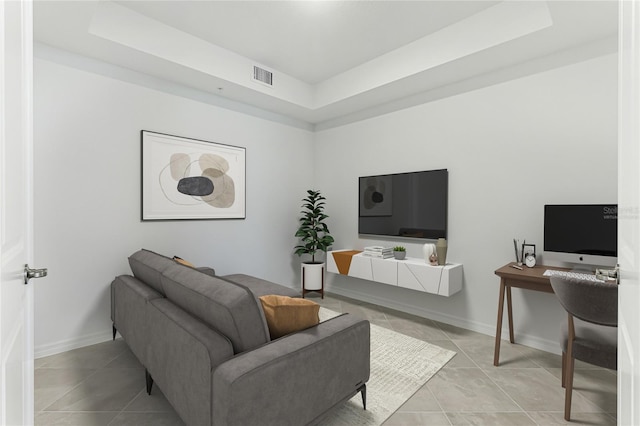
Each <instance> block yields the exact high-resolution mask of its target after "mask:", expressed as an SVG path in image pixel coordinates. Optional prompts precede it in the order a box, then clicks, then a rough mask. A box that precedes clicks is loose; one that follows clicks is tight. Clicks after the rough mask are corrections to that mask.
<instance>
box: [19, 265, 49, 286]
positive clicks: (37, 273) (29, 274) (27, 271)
mask: <svg viewBox="0 0 640 426" xmlns="http://www.w3.org/2000/svg"><path fill="white" fill-rule="evenodd" d="M47 272H48V271H47V268H42V269H31V268H29V265H28V264H27V265H24V283H25V284H29V280H30V279H31V278H42V277H46V276H47Z"/></svg>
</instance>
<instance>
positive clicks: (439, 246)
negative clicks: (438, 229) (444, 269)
mask: <svg viewBox="0 0 640 426" xmlns="http://www.w3.org/2000/svg"><path fill="white" fill-rule="evenodd" d="M436 254H437V256H438V265H446V263H447V240H446V239H445V238H438V241H437V242H436Z"/></svg>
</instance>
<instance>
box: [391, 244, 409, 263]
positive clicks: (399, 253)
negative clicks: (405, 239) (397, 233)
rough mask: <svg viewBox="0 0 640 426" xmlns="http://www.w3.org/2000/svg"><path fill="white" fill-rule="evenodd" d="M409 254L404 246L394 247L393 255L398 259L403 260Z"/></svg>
mask: <svg viewBox="0 0 640 426" xmlns="http://www.w3.org/2000/svg"><path fill="white" fill-rule="evenodd" d="M406 255H407V249H405V248H404V247H402V246H395V247H394V248H393V257H395V258H396V259H397V260H402V259H404V257H405V256H406Z"/></svg>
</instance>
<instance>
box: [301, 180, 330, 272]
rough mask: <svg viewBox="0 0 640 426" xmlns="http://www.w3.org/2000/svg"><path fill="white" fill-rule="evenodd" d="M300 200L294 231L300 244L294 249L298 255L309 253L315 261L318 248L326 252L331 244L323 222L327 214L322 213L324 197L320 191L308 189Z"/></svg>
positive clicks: (312, 260) (327, 230)
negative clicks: (304, 196)
mask: <svg viewBox="0 0 640 426" xmlns="http://www.w3.org/2000/svg"><path fill="white" fill-rule="evenodd" d="M302 201H303V203H302V208H303V209H302V210H301V211H300V213H301V214H302V216H301V217H300V227H299V228H298V230H297V231H296V237H298V238H300V240H301V242H302V244H299V245H297V246H295V247H294V249H295V253H296V254H297V255H298V256H302V255H303V254H310V255H311V262H314V263H315V261H316V258H315V255H316V252H317V251H318V250H321V251H324V252H326V251H327V249H328V248H329V247H331V244H333V237H332V236H331V234H329V228H328V227H327V224H326V223H324V220H325V219H326V218H328V217H329V216H327V215H326V214H325V213H324V206H325V202H324V201H325V198H324V197H323V196H322V194H320V191H314V190H308V191H307V197H306V198H303V199H302Z"/></svg>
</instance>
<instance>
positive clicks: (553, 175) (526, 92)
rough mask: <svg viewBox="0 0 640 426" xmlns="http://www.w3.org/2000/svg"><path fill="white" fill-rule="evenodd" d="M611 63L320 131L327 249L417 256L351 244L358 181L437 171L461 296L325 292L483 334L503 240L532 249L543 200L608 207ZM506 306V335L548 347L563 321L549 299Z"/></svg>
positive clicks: (362, 286) (355, 240)
mask: <svg viewBox="0 0 640 426" xmlns="http://www.w3.org/2000/svg"><path fill="white" fill-rule="evenodd" d="M616 60H617V56H616V55H607V56H604V57H600V58H596V59H593V60H589V61H586V62H582V63H578V64H574V65H571V66H567V67H563V68H559V69H555V70H552V71H548V72H544V73H540V74H537V75H533V76H529V77H525V78H521V79H518V80H514V81H509V82H506V83H502V84H499V85H495V86H491V87H487V88H483V89H480V90H476V91H472V92H469V93H464V94H461V95H457V96H454V97H450V98H447V99H443V100H439V101H435V102H432V103H428V104H424V105H421V106H417V107H413V108H410V109H406V110H403V111H398V112H395V113H391V114H387V115H384V116H380V117H377V118H372V119H368V120H365V121H361V122H357V123H353V124H349V125H345V126H343V127H339V128H334V129H330V130H325V131H321V132H318V133H317V134H316V144H315V157H316V186H317V187H318V188H320V189H321V190H322V191H323V192H324V193H325V195H326V197H327V199H328V207H327V213H328V214H329V215H330V219H329V226H330V229H331V231H332V233H333V235H334V237H335V238H336V244H335V245H334V248H335V249H340V248H356V249H362V248H363V247H364V246H366V245H372V244H374V243H380V242H381V243H383V244H387V245H393V243H395V242H401V243H402V244H403V245H405V246H407V250H408V256H414V257H421V253H422V252H421V245H422V243H420V244H416V243H412V242H410V241H406V240H405V241H400V240H395V241H393V240H386V241H380V240H372V239H361V238H359V236H358V230H357V216H358V201H357V198H358V197H357V192H358V188H357V178H358V176H366V175H372V174H382V173H395V172H406V171H417V170H430V169H440V168H446V169H448V170H449V232H448V237H449V238H448V240H449V241H448V243H449V252H448V256H447V259H448V260H449V261H451V262H458V263H462V264H464V284H463V289H462V292H460V293H458V294H456V295H454V296H452V297H450V298H444V297H439V296H435V295H428V294H422V293H418V292H414V291H411V290H404V289H399V288H393V287H389V286H385V285H384V284H377V283H373V282H369V281H364V280H359V279H354V278H348V277H344V276H333V275H332V274H330V277H329V280H328V283H329V289H330V290H332V291H334V292H337V293H341V294H344V295H349V296H354V297H357V298H361V299H364V300H369V301H372V302H375V303H379V304H382V305H386V306H390V307H395V308H399V309H402V310H405V311H408V312H413V313H416V314H419V315H423V316H426V317H429V318H432V319H437V320H441V321H445V322H448V323H451V324H454V325H458V326H463V327H466V328H469V329H473V330H476V331H480V332H483V333H486V334H491V335H493V334H494V333H495V321H496V309H497V300H498V283H499V281H498V278H497V277H496V276H495V275H494V273H493V271H494V270H495V269H497V268H498V267H500V266H502V265H504V264H505V263H507V262H509V261H511V260H512V259H513V257H514V253H513V242H512V239H513V238H516V237H517V238H520V239H526V240H527V242H530V243H534V244H536V248H537V252H538V253H540V252H541V250H542V242H543V241H542V225H543V205H544V204H546V203H589V202H593V203H615V202H617V86H616V84H617V68H616V65H617V62H616ZM539 261H544V259H543V258H542V259H539ZM513 304H514V321H515V332H516V340H517V341H519V342H521V343H526V344H529V345H532V346H534V347H538V348H542V349H546V350H549V351H558V350H559V346H558V341H557V339H558V330H559V327H558V325H559V324H560V322H561V321H565V316H564V313H563V312H564V311H562V309H561V307H560V306H559V304H558V303H557V301H556V300H555V298H554V296H553V295H551V294H542V293H535V292H528V291H524V290H514V291H513ZM505 327H506V321H505ZM504 335H506V334H504V333H503V336H504Z"/></svg>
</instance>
